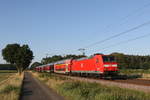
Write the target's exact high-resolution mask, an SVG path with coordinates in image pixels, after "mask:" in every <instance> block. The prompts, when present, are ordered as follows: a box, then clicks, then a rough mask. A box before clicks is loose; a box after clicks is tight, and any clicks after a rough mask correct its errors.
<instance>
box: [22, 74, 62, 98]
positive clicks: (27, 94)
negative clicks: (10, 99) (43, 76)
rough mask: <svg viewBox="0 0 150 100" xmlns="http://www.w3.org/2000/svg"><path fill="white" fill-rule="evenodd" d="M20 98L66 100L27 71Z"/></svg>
mask: <svg viewBox="0 0 150 100" xmlns="http://www.w3.org/2000/svg"><path fill="white" fill-rule="evenodd" d="M20 100H64V98H63V97H62V96H60V95H58V94H57V93H56V92H55V91H53V90H52V89H50V88H49V87H47V86H46V85H45V84H43V83H41V82H40V81H39V80H37V79H35V78H33V76H32V75H31V74H30V73H28V72H25V78H24V81H23V88H22V94H21V98H20Z"/></svg>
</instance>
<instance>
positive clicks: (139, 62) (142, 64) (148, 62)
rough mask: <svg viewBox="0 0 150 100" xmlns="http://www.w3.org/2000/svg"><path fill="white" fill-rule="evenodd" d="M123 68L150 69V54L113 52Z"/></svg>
mask: <svg viewBox="0 0 150 100" xmlns="http://www.w3.org/2000/svg"><path fill="white" fill-rule="evenodd" d="M111 55H113V56H115V58H116V61H117V62H118V64H119V67H120V68H121V69H150V56H149V55H148V56H139V55H125V54H123V53H112V54H111Z"/></svg>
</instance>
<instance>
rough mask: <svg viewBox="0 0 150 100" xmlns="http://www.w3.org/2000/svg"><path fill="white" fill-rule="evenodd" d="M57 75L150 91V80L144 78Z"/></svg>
mask: <svg viewBox="0 0 150 100" xmlns="http://www.w3.org/2000/svg"><path fill="white" fill-rule="evenodd" d="M57 75H58V74H57ZM58 76H60V77H67V78H70V79H73V80H78V81H85V82H90V83H100V84H102V85H107V86H116V87H120V88H128V89H133V90H138V91H143V92H146V93H147V92H148V93H150V80H145V79H126V80H121V79H119V80H117V79H116V80H105V79H98V78H87V77H77V76H66V75H58Z"/></svg>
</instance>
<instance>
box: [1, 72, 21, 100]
mask: <svg viewBox="0 0 150 100" xmlns="http://www.w3.org/2000/svg"><path fill="white" fill-rule="evenodd" d="M9 76H11V78H9V79H8V77H9ZM6 79H7V80H6ZM3 80H6V81H5V82H4V81H3ZM22 80H23V75H22V76H19V75H18V74H17V73H16V71H8V70H5V71H0V97H1V98H0V100H1V99H2V100H18V98H19V95H20V90H21V84H22ZM2 81H3V83H1V82H2Z"/></svg>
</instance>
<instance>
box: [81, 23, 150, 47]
mask: <svg viewBox="0 0 150 100" xmlns="http://www.w3.org/2000/svg"><path fill="white" fill-rule="evenodd" d="M149 24H150V21H148V22H145V23H143V24H140V25H137V26H135V27H133V28H130V29H128V30H126V31H123V32H121V33H118V34H115V35H113V36H110V37H108V38H106V39H104V40H101V41H98V42H95V43H93V44H90V45H88V46H86V47H83V48H90V47H92V46H94V45H96V44H100V43H103V42H105V41H108V40H111V39H113V38H117V37H119V36H121V35H124V34H127V33H129V32H131V31H134V30H137V29H139V28H141V27H144V26H146V25H149Z"/></svg>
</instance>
